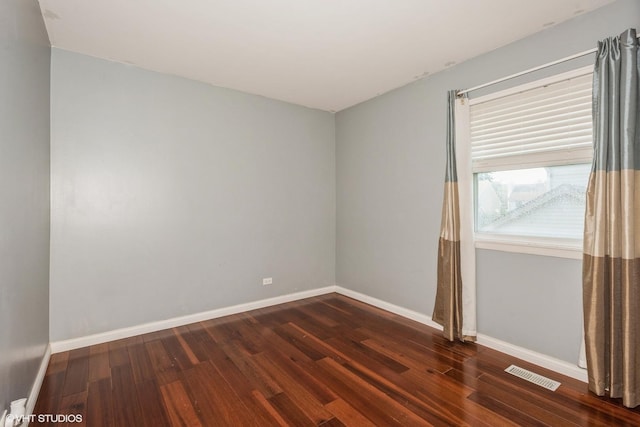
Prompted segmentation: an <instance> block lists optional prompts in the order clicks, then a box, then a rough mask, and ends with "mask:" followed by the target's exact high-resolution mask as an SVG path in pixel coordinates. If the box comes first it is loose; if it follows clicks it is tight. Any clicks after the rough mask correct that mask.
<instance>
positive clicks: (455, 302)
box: [432, 90, 475, 341]
mask: <svg viewBox="0 0 640 427" xmlns="http://www.w3.org/2000/svg"><path fill="white" fill-rule="evenodd" d="M456 94H457V91H455V90H452V91H449V93H448V106H447V140H446V157H447V158H446V172H445V183H444V200H443V203H442V222H441V225H440V239H439V242H438V276H437V291H436V302H435V307H434V309H433V316H432V319H433V321H435V322H437V323H438V324H440V325H442V327H443V334H444V336H445V338H447V339H448V340H449V341H453V340H455V339H459V340H461V341H475V318H474V319H473V322H472V323H470V322H467V323H468V324H469V323H470V324H472V328H471V329H473V331H472V332H470V331H469V330H467V328H466V327H465V325H463V307H464V305H465V304H467V303H468V302H469V299H468V298H467V299H463V282H462V274H461V271H462V270H463V266H462V263H461V257H460V252H461V251H460V248H461V242H460V234H461V233H460V229H461V221H460V202H459V185H458V173H457V166H456V114H455V112H456ZM469 167H470V165H469ZM473 267H474V270H473V275H474V277H473V278H471V277H470V278H469V280H470V281H471V280H473V283H474V286H475V265H474V266H473ZM463 300H464V301H463ZM473 304H475V301H473ZM474 308H475V307H474ZM474 313H475V310H474Z"/></svg>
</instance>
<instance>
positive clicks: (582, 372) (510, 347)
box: [477, 334, 588, 383]
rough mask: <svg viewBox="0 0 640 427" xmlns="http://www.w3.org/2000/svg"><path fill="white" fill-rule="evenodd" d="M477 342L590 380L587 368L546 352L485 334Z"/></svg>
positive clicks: (563, 372) (566, 373)
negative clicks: (539, 351) (548, 354)
mask: <svg viewBox="0 0 640 427" xmlns="http://www.w3.org/2000/svg"><path fill="white" fill-rule="evenodd" d="M477 342H478V344H480V345H483V346H485V347H489V348H491V349H493V350H497V351H500V352H502V353H506V354H508V355H510V356H513V357H517V358H518V359H522V360H526V361H527V362H529V363H533V364H535V365H538V366H542V367H543V368H546V369H549V370H552V371H554V372H557V373H559V374H562V375H566V376H568V377H571V378H575V379H576V380H579V381H582V382H585V383H586V382H587V381H588V378H587V370H586V369H582V368H580V367H579V366H578V365H572V364H571V363H569V362H565V361H564V360H560V359H556V358H555V357H552V356H547V355H546V354H542V353H538V352H536V351H533V350H529V349H527V348H524V347H520V346H517V345H514V344H511V343H508V342H506V341H502V340H499V339H497V338H493V337H490V336H487V335H484V334H478V341H477Z"/></svg>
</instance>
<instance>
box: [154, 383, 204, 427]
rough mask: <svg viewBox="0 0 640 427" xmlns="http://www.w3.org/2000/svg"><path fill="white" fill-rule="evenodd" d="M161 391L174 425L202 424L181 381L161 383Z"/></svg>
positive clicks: (198, 425) (183, 426)
mask: <svg viewBox="0 0 640 427" xmlns="http://www.w3.org/2000/svg"><path fill="white" fill-rule="evenodd" d="M160 393H161V394H162V400H163V402H164V405H165V407H166V408H167V416H168V418H169V421H170V423H171V425H172V426H182V427H200V426H202V424H201V423H200V419H199V418H198V415H197V414H196V410H195V409H194V407H193V405H192V404H191V400H189V396H188V395H187V392H186V390H185V389H184V386H183V385H182V382H181V381H174V382H172V383H169V384H164V385H161V386H160Z"/></svg>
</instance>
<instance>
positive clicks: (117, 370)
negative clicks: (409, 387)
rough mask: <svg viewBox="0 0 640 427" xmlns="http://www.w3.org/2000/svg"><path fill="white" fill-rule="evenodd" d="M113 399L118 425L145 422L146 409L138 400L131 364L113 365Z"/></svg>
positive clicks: (132, 424) (135, 424) (136, 424)
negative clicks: (143, 408)
mask: <svg viewBox="0 0 640 427" xmlns="http://www.w3.org/2000/svg"><path fill="white" fill-rule="evenodd" d="M111 380H112V385H113V388H112V390H111V401H112V402H113V413H114V418H115V419H114V421H115V422H114V424H115V425H116V426H138V425H140V423H142V422H143V419H144V411H143V410H142V408H141V407H140V402H139V401H138V393H137V392H136V388H135V381H134V379H133V372H132V370H131V366H130V365H119V366H113V367H111Z"/></svg>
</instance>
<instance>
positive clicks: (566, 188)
mask: <svg viewBox="0 0 640 427" xmlns="http://www.w3.org/2000/svg"><path fill="white" fill-rule="evenodd" d="M591 73H592V68H591V67H589V68H587V69H580V70H576V71H573V72H571V73H565V74H562V75H558V76H555V77H552V78H548V79H544V80H539V81H537V82H533V83H530V84H527V85H524V86H519V87H516V88H513V89H509V90H508V91H503V92H499V93H496V94H491V95H488V96H484V97H480V98H477V99H472V100H471V101H470V103H469V104H470V106H469V129H470V143H471V165H472V172H473V189H474V218H475V221H474V222H475V232H476V241H477V242H478V244H477V246H478V247H490V248H495V247H494V246H495V245H496V244H497V245H500V244H502V245H504V244H508V245H511V246H513V245H519V246H527V247H543V248H545V247H546V248H555V249H559V250H564V251H574V252H575V251H576V250H578V249H580V248H581V241H582V233H583V224H584V209H585V193H586V187H587V180H588V177H589V172H590V170H591V159H592V156H593V149H592V139H593V136H592V134H593V132H592V118H591V96H592V88H591V87H592V74H591ZM498 249H504V248H498ZM525 252H530V251H525ZM532 253H545V252H536V251H534V252H532ZM545 254H549V253H548V251H547V252H546V253H545ZM565 255H566V254H565ZM565 255H561V256H565ZM571 257H576V256H571Z"/></svg>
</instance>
